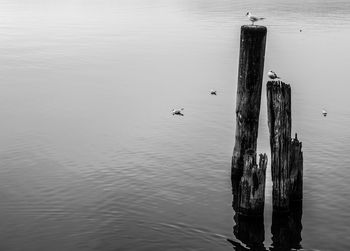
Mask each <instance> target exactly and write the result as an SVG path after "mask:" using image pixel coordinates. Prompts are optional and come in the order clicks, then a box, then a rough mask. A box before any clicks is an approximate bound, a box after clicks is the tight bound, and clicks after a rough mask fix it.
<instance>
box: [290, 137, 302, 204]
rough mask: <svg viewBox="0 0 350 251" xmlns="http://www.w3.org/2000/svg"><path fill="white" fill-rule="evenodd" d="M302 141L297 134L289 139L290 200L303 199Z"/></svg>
mask: <svg viewBox="0 0 350 251" xmlns="http://www.w3.org/2000/svg"><path fill="white" fill-rule="evenodd" d="M301 147H302V143H301V142H300V141H299V140H298V136H297V134H295V138H294V139H292V140H291V148H290V153H291V154H290V200H291V202H298V201H302V200H303V152H302V151H301Z"/></svg>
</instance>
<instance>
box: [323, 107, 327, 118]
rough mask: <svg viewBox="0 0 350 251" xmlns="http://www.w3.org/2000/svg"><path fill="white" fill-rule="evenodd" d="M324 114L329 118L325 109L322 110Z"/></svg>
mask: <svg viewBox="0 0 350 251" xmlns="http://www.w3.org/2000/svg"><path fill="white" fill-rule="evenodd" d="M322 114H323V116H324V117H326V116H327V111H326V110H325V109H323V110H322Z"/></svg>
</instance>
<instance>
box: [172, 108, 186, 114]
mask: <svg viewBox="0 0 350 251" xmlns="http://www.w3.org/2000/svg"><path fill="white" fill-rule="evenodd" d="M183 110H184V108H181V109H173V110H172V111H171V113H172V114H173V115H180V116H183V113H182V111H183Z"/></svg>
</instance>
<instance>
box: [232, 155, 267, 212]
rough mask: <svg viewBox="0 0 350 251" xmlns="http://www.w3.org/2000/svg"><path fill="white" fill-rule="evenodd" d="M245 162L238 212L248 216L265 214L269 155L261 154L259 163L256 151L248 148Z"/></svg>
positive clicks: (240, 185)
mask: <svg viewBox="0 0 350 251" xmlns="http://www.w3.org/2000/svg"><path fill="white" fill-rule="evenodd" d="M243 162H244V165H243V175H242V177H241V180H240V184H239V206H238V213H239V214H242V215H246V216H263V215H264V205H265V181H266V167H267V156H266V154H260V158H259V165H257V164H256V153H255V151H253V150H248V151H246V153H245V154H244V158H243Z"/></svg>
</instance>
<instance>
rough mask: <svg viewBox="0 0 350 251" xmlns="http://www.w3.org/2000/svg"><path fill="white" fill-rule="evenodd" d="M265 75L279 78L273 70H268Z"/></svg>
mask: <svg viewBox="0 0 350 251" xmlns="http://www.w3.org/2000/svg"><path fill="white" fill-rule="evenodd" d="M267 76H268V77H269V78H271V79H276V78H277V79H280V77H279V76H277V74H276V72H274V71H269V72H268V73H267Z"/></svg>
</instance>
